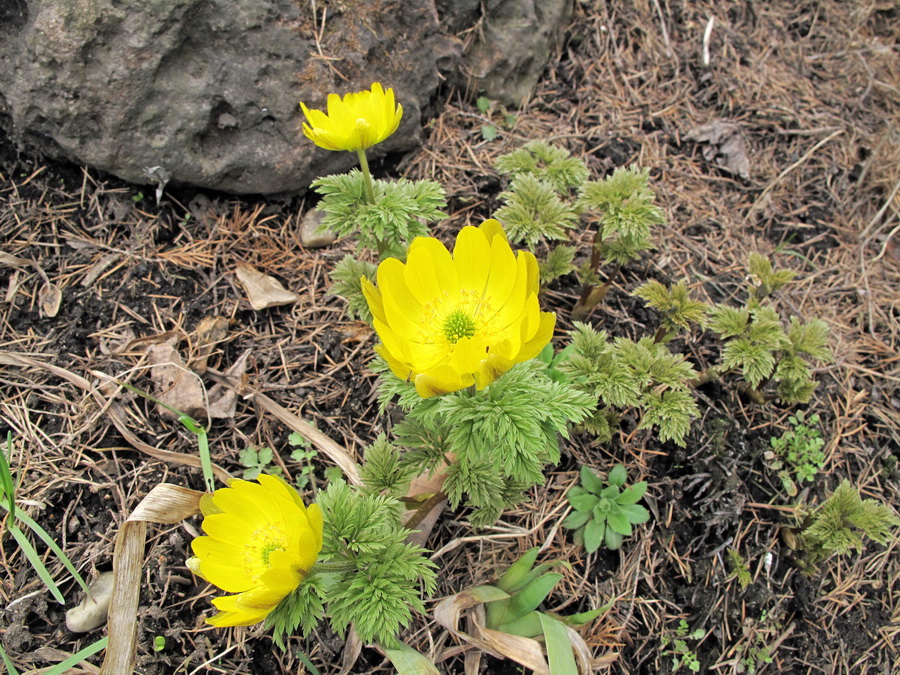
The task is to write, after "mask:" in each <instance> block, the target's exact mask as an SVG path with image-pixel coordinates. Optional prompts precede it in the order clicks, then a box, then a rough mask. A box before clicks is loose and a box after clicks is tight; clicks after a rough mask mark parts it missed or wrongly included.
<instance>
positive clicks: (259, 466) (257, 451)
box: [238, 446, 281, 480]
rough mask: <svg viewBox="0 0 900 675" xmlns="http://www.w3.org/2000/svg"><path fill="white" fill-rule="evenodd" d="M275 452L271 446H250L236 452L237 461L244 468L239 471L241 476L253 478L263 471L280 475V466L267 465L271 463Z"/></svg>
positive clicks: (248, 478)
mask: <svg viewBox="0 0 900 675" xmlns="http://www.w3.org/2000/svg"><path fill="white" fill-rule="evenodd" d="M274 456H275V453H274V451H273V450H272V448H255V447H253V446H250V447H249V448H245V449H243V450H241V451H240V453H238V461H239V462H240V463H241V466H243V467H244V470H243V471H242V472H241V478H243V479H244V480H253V479H254V478H256V477H257V476H259V474H261V473H263V472H265V473H270V474H272V475H273V476H280V475H281V467H278V466H269V465H270V464H271V463H272V459H273V458H274Z"/></svg>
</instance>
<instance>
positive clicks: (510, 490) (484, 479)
mask: <svg viewBox="0 0 900 675" xmlns="http://www.w3.org/2000/svg"><path fill="white" fill-rule="evenodd" d="M383 377H385V378H389V377H390V375H389V374H385V375H383ZM592 405H593V400H592V399H591V397H590V396H588V395H586V394H584V393H583V392H581V391H579V390H578V389H576V388H575V387H574V386H573V385H571V384H568V383H565V382H559V381H554V380H553V379H552V378H551V377H550V376H549V375H548V374H547V371H546V367H545V364H544V363H542V362H539V361H538V362H535V361H531V362H527V363H521V364H518V365H516V366H514V367H513V368H512V369H510V370H509V371H507V372H506V373H504V374H503V375H502V376H501V377H499V378H498V379H497V380H495V381H494V382H493V383H492V384H491V385H490V386H488V387H486V388H485V389H483V390H482V391H472V390H469V389H465V390H461V391H457V392H454V393H452V394H447V395H444V396H439V397H433V398H430V399H424V400H422V401H421V403H420V404H419V405H417V406H416V407H414V408H412V409H411V410H410V411H409V413H408V415H407V417H406V418H405V419H404V420H403V421H402V422H400V423H399V424H398V425H397V426H396V427H395V430H394V431H395V438H396V440H397V443H398V444H400V445H402V446H406V447H407V448H409V451H408V452H407V453H405V454H404V456H403V459H402V460H401V463H402V464H403V465H404V466H408V467H411V468H412V469H414V470H415V471H432V470H434V469H435V468H436V467H437V466H439V464H440V463H441V462H442V461H445V460H446V459H447V458H448V457H449V456H451V455H452V456H453V457H454V458H455V459H454V460H453V462H452V463H450V466H449V468H448V469H447V479H446V482H445V483H444V491H445V492H446V493H447V495H448V497H449V500H450V504H451V506H452V507H454V508H456V507H457V506H458V505H459V504H460V503H462V502H463V501H464V500H465V502H466V503H467V504H468V505H469V506H472V507H474V508H475V509H476V511H475V513H474V514H473V515H472V522H473V523H478V524H489V523H490V522H493V520H495V519H496V518H497V517H498V516H499V515H500V512H501V511H502V509H503V508H505V507H507V506H511V505H513V504H515V503H518V501H520V500H521V497H522V493H523V491H524V490H526V489H527V488H529V487H530V486H532V485H537V484H540V483H542V482H543V480H544V473H543V469H544V466H545V465H546V464H548V463H553V464H555V463H556V462H558V461H559V440H558V437H559V436H560V435H562V436H564V437H567V436H568V425H569V423H577V422H579V421H581V420H582V419H584V417H585V415H586V414H587V412H588V410H589V408H590V407H591V406H592Z"/></svg>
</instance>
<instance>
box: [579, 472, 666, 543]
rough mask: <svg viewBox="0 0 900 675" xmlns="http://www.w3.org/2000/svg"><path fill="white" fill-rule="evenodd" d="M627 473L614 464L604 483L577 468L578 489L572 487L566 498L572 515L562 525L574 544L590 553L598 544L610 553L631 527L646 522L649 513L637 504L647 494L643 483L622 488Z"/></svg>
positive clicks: (629, 531) (630, 530)
mask: <svg viewBox="0 0 900 675" xmlns="http://www.w3.org/2000/svg"><path fill="white" fill-rule="evenodd" d="M626 480H628V472H627V471H626V469H625V466H624V465H623V464H616V465H615V466H614V467H613V469H612V471H610V472H609V476H608V477H607V482H606V483H604V482H603V480H601V479H600V477H599V476H597V475H596V474H595V473H594V472H593V471H591V470H590V469H589V468H588V467H586V466H583V467H581V485H576V486H574V487H573V488H572V489H571V490H569V493H568V495H567V498H568V500H569V504H571V505H572V513H570V514H569V515H568V517H567V518H566V519H565V521H563V525H565V526H566V527H568V528H570V529H573V530H575V535H574V537H575V543H577V544H579V545H582V546H584V548H585V550H586V551H587V552H588V553H593V552H594V551H596V550H597V549H598V548H600V545H601V544H604V545H605V546H606V548H608V549H610V550H613V551H614V550H616V549H618V548H619V547H620V546H621V545H622V539H623V538H624V537H630V536H631V533H632V525H640V524H642V523H646V522H647V521H648V520H650V512H649V511H647V509H645V508H644V507H643V506H641V505H640V504H638V503H637V502H638V501H640V499H641V498H642V497H643V496H644V493H645V492H646V491H647V481H643V480H642V481H641V482H639V483H635V484H634V485H629V486H627V487H626V485H625V481H626Z"/></svg>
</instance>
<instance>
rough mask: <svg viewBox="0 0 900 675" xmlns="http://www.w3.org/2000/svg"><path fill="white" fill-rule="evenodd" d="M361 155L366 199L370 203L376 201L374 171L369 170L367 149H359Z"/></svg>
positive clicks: (360, 163) (360, 165)
mask: <svg viewBox="0 0 900 675" xmlns="http://www.w3.org/2000/svg"><path fill="white" fill-rule="evenodd" d="M356 154H357V156H358V157H359V167H360V168H361V169H362V173H363V176H364V178H365V183H366V199H367V200H368V202H369V203H370V204H374V203H375V188H373V187H372V172H371V171H369V160H368V159H366V151H365V150H362V149H359V150H357V151H356Z"/></svg>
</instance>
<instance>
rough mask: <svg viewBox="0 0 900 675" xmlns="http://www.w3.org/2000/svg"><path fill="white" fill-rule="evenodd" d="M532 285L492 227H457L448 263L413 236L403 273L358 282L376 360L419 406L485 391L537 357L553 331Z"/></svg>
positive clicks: (439, 249)
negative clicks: (405, 382) (409, 389)
mask: <svg viewBox="0 0 900 675" xmlns="http://www.w3.org/2000/svg"><path fill="white" fill-rule="evenodd" d="M538 284H539V281H538V266H537V261H536V260H535V258H534V256H533V255H532V254H531V253H529V252H528V251H519V253H518V257H517V256H516V255H515V254H514V253H513V251H512V249H511V248H510V246H509V243H508V242H507V240H506V235H505V234H504V232H503V228H502V227H501V225H500V223H498V222H497V221H496V220H493V219H491V220H486V221H485V222H484V223H482V225H481V226H480V227H472V226H468V227H464V228H463V229H462V231H461V232H460V233H459V235H458V236H457V238H456V246H455V248H454V249H453V255H452V256H451V255H450V252H449V251H448V250H447V249H446V248H445V247H444V245H443V244H442V243H441V242H439V241H438V240H437V239H434V238H431V237H417V238H416V239H415V240H414V241H413V243H412V245H411V246H410V247H409V255H408V257H407V262H406V264H405V265H404V264H403V263H401V262H400V261H399V260H397V259H396V258H388V259H387V260H385V261H383V262H382V263H381V264H380V265H379V266H378V287H377V288H376V287H375V286H373V285H372V284H371V283H370V282H369V281H368V280H367V279H365V277H364V278H363V279H362V285H363V293H364V294H365V296H366V300H367V301H368V303H369V309H370V310H371V311H372V315H373V317H374V325H375V330H376V332H377V333H378V337H380V338H381V344H380V345H379V346H378V347H376V348H375V349H376V351H377V352H378V353H379V354H381V355H382V356H383V357H384V358H385V360H386V361H387V362H388V364H389V365H390V367H391V370H392V371H393V372H394V374H395V375H396V376H397V377H399V378H401V379H410V378H412V379H413V380H414V382H415V384H416V390H417V391H418V392H419V395H420V396H422V397H423V398H427V397H429V396H435V395H437V394H446V393H448V392H451V391H457V390H459V389H463V388H465V387H468V386H470V385H472V384H474V385H475V386H476V388H477V389H483V388H484V387H486V386H487V385H489V384H490V383H491V382H493V381H494V380H495V379H496V378H497V377H498V376H499V375H501V374H502V373H504V372H506V371H507V370H509V369H510V368H512V367H513V365H515V364H516V363H521V362H523V361H527V360H529V359H532V358H534V357H535V356H537V355H538V354H539V353H540V351H541V349H543V348H544V346H545V345H546V344H547V343H548V342H549V341H550V338H551V337H552V335H553V327H554V325H555V323H556V315H555V314H553V313H550V312H541V311H540V308H539V306H538V298H537V294H538Z"/></svg>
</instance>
